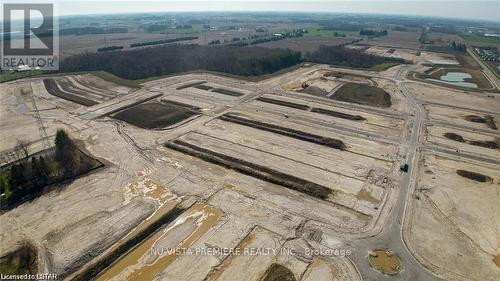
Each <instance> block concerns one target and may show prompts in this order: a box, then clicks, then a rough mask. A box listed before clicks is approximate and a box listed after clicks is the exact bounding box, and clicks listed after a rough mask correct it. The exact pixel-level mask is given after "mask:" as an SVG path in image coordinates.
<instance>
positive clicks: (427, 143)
mask: <svg viewBox="0 0 500 281" xmlns="http://www.w3.org/2000/svg"><path fill="white" fill-rule="evenodd" d="M372 48H374V47H372ZM398 52H404V50H403V49H401V50H399V51H398ZM429 56H430V55H429ZM432 56H433V57H436V59H437V60H439V59H443V60H444V59H449V57H442V58H440V57H439V54H437V53H433V54H432ZM424 69H425V67H422V66H420V65H418V64H415V65H413V64H412V65H398V66H394V67H391V68H389V69H387V70H385V71H381V72H374V71H363V70H355V69H342V68H335V67H331V66H327V65H305V66H304V67H301V68H299V69H297V70H294V71H291V72H288V73H284V74H281V75H278V76H274V77H271V78H268V79H265V80H261V81H259V82H249V81H246V80H239V79H235V78H228V77H225V76H218V75H214V74H203V73H198V74H185V75H179V76H172V77H167V78H162V79H157V80H152V81H149V82H145V83H143V84H141V87H140V88H131V87H128V86H124V85H118V84H116V83H113V82H110V81H107V80H104V79H101V78H99V77H98V76H95V75H92V74H79V75H63V76H47V77H39V78H30V79H22V80H17V81H13V82H8V83H3V84H2V85H1V88H2V91H1V99H0V110H1V118H0V127H1V130H2V132H8V134H5V135H4V136H3V137H2V142H0V150H1V158H0V160H1V162H2V165H4V164H6V163H10V162H12V161H16V160H17V159H18V158H19V157H20V156H19V153H18V152H17V151H16V149H15V148H16V144H18V143H19V141H21V140H22V141H23V142H25V143H27V144H28V146H27V149H28V151H29V153H30V154H35V153H38V152H41V151H43V150H45V149H48V148H49V147H50V146H51V145H52V143H53V139H54V135H55V132H56V130H57V129H59V128H63V129H65V130H66V131H67V132H68V134H69V135H70V136H71V137H72V138H74V139H75V140H77V142H78V144H79V145H80V146H81V147H82V149H83V150H84V151H85V152H86V153H88V154H89V155H91V156H92V157H94V158H96V159H98V160H99V161H100V162H102V163H103V164H104V166H103V167H101V168H99V169H97V170H94V171H92V172H91V173H89V174H87V175H84V176H80V177H78V178H76V179H74V180H73V181H71V182H69V183H66V184H65V186H64V187H63V188H60V189H56V190H53V191H51V192H49V193H47V194H44V195H42V196H40V197H38V198H36V199H34V200H32V201H29V202H26V203H24V204H21V205H19V206H17V207H15V208H13V209H10V210H8V211H5V212H3V213H2V214H1V216H0V224H1V229H2V230H1V232H0V251H1V253H2V254H4V253H9V252H13V251H16V249H18V248H19V247H20V246H21V245H23V244H26V243H28V244H30V245H33V247H34V248H35V249H36V262H37V263H36V267H37V272H38V273H51V274H57V276H58V279H59V280H192V281H196V280H200V281H202V280H256V281H257V280H260V281H263V280H311V281H312V280H314V281H319V280H388V279H389V278H391V279H394V280H442V279H444V280H495V276H498V274H500V249H499V242H498V241H499V239H500V237H499V232H500V231H499V228H498V227H499V224H498V221H500V210H499V208H500V207H499V205H498V202H499V194H500V193H499V191H500V173H499V171H500V147H499V146H500V133H499V131H498V129H497V127H498V126H500V123H499V122H500V121H499V120H500V115H499V114H498V113H499V112H500V110H499V109H500V96H498V94H493V93H486V92H481V93H480V92H471V93H469V92H465V91H460V90H456V89H451V88H446V87H443V86H436V85H431V84H427V83H423V82H417V81H411V80H407V79H406V74H407V73H408V72H409V71H423V70H424ZM465 101H466V102H465ZM404 164H408V165H409V167H410V168H409V171H408V172H404V171H401V169H402V168H401V166H402V165H404ZM378 249H384V250H383V251H381V250H378ZM385 249H387V250H385ZM377 255H379V256H378V257H379V258H383V257H385V255H387V257H390V258H387V259H386V261H389V262H386V263H388V264H384V266H385V267H387V268H388V269H387V272H389V271H390V272H391V276H390V277H389V276H388V274H385V273H384V272H380V271H378V270H377V268H375V267H373V263H372V261H373V260H377V258H376V257H377ZM450 256H451V257H450ZM379 260H380V259H379ZM393 260H395V261H397V263H398V264H397V266H396V265H394V264H391V263H392V261H393ZM385 267H384V268H385Z"/></svg>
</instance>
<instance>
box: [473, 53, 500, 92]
mask: <svg viewBox="0 0 500 281" xmlns="http://www.w3.org/2000/svg"><path fill="white" fill-rule="evenodd" d="M471 49H472V47H471V46H467V52H468V53H469V54H470V55H471V57H472V58H474V60H475V61H476V62H477V63H478V64H479V65H480V66H481V67H482V68H483V72H484V74H485V75H486V77H487V78H488V80H489V81H490V82H491V83H492V84H493V85H494V86H495V87H496V88H497V89H500V79H498V78H497V76H496V75H495V73H493V72H492V71H491V69H490V68H489V67H488V66H487V65H486V64H485V63H484V62H483V61H482V60H481V59H480V58H479V57H478V56H477V55H476V53H475V52H474V51H472V50H471Z"/></svg>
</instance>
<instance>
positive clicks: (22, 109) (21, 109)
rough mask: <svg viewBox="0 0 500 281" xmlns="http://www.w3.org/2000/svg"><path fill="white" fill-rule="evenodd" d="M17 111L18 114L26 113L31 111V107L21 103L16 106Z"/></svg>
mask: <svg viewBox="0 0 500 281" xmlns="http://www.w3.org/2000/svg"><path fill="white" fill-rule="evenodd" d="M15 111H16V113H17V114H24V113H26V112H28V111H29V109H28V108H27V107H26V105H24V104H20V105H18V106H17V107H16V110H15Z"/></svg>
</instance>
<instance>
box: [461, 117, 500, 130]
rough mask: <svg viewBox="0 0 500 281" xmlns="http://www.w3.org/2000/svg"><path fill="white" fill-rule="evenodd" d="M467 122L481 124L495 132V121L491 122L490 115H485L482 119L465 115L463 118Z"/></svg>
mask: <svg viewBox="0 0 500 281" xmlns="http://www.w3.org/2000/svg"><path fill="white" fill-rule="evenodd" d="M464 119H465V120H467V121H470V122H474V123H482V124H486V125H488V127H490V128H491V129H493V130H497V129H498V128H497V126H496V124H495V121H494V120H493V116H491V115H485V116H484V117H481V116H477V115H467V116H465V118H464Z"/></svg>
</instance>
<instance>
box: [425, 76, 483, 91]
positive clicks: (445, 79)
mask: <svg viewBox="0 0 500 281" xmlns="http://www.w3.org/2000/svg"><path fill="white" fill-rule="evenodd" d="M468 79H472V76H471V75H470V74H469V73H465V72H448V73H446V74H445V75H442V76H441V77H439V80H436V79H429V80H434V81H439V82H442V83H447V84H451V85H456V86H460V87H469V88H477V84H476V83H472V82H467V80H468Z"/></svg>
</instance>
